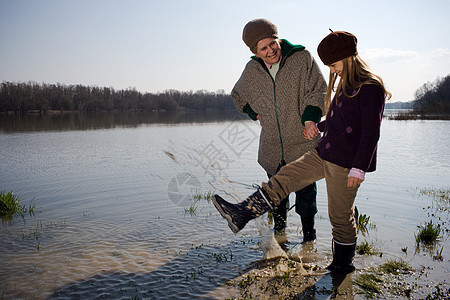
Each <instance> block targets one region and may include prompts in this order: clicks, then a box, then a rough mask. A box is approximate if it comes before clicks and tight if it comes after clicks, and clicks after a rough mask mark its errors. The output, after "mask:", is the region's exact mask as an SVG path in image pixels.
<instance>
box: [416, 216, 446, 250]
mask: <svg viewBox="0 0 450 300" xmlns="http://www.w3.org/2000/svg"><path fill="white" fill-rule="evenodd" d="M440 234H441V226H440V225H439V224H438V225H436V226H435V225H433V221H432V220H431V221H430V222H428V223H427V224H425V226H422V227H420V229H419V232H418V233H417V234H415V237H416V244H417V246H419V245H420V244H424V245H425V246H431V245H433V244H435V243H436V242H437V240H438V239H439V236H440Z"/></svg>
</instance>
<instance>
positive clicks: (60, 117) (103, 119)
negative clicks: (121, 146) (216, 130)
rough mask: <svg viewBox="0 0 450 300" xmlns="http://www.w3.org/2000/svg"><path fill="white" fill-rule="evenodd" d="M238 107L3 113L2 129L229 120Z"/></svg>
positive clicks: (5, 131)
mask: <svg viewBox="0 0 450 300" xmlns="http://www.w3.org/2000/svg"><path fill="white" fill-rule="evenodd" d="M244 118H245V116H244V115H242V114H240V113H239V112H237V111H235V110H230V111H200V112H125V113H121V112H120V113H119V112H111V113H105V112H97V113H96V112H90V113H77V112H73V113H54V114H44V115H41V114H25V115H5V114H0V132H3V133H12V132H33V131H54V130H57V131H67V130H93V129H109V128H116V127H123V128H126V127H138V126H141V125H148V124H182V123H210V122H226V121H230V120H235V119H244Z"/></svg>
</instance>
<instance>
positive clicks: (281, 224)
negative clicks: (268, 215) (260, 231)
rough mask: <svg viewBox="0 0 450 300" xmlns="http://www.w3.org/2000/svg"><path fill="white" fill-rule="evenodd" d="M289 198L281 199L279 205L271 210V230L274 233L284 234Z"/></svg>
mask: <svg viewBox="0 0 450 300" xmlns="http://www.w3.org/2000/svg"><path fill="white" fill-rule="evenodd" d="M288 206H289V199H288V198H286V199H284V200H283V201H281V203H280V205H279V206H278V207H277V208H276V209H275V210H274V211H273V213H272V215H273V223H274V226H273V231H274V233H275V234H284V233H285V229H286V220H287V212H288Z"/></svg>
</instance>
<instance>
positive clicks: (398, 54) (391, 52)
mask: <svg viewBox="0 0 450 300" xmlns="http://www.w3.org/2000/svg"><path fill="white" fill-rule="evenodd" d="M359 54H360V55H361V57H363V58H365V59H369V60H370V59H378V58H383V59H385V58H418V57H420V55H419V53H418V52H415V51H409V50H408V51H405V50H395V49H390V48H371V49H362V50H360V51H359Z"/></svg>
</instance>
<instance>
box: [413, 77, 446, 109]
mask: <svg viewBox="0 0 450 300" xmlns="http://www.w3.org/2000/svg"><path fill="white" fill-rule="evenodd" d="M414 96H415V98H416V100H415V101H414V102H413V107H414V112H415V113H418V114H422V115H426V114H431V115H450V75H447V76H446V77H444V78H437V79H436V80H435V81H434V82H427V83H425V84H424V85H422V86H421V87H420V88H419V89H417V90H416V92H415V94H414Z"/></svg>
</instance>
